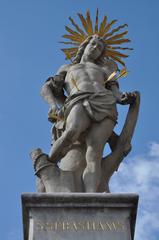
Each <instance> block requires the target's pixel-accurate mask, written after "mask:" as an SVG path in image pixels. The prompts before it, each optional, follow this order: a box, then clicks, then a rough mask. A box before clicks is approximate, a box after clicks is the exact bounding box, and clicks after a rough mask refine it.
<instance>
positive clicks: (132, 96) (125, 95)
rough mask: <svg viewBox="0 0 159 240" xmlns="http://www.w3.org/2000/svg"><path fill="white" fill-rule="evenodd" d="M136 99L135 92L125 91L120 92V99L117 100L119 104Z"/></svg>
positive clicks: (130, 102)
mask: <svg viewBox="0 0 159 240" xmlns="http://www.w3.org/2000/svg"><path fill="white" fill-rule="evenodd" d="M135 100H136V93H135V92H129V93H128V92H125V93H123V94H122V96H121V99H120V100H119V101H118V103H119V104H122V105H126V104H132V103H134V102H135Z"/></svg>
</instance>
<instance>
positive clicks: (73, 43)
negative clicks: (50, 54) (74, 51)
mask: <svg viewBox="0 0 159 240" xmlns="http://www.w3.org/2000/svg"><path fill="white" fill-rule="evenodd" d="M59 43H63V44H68V45H75V46H79V43H76V42H59Z"/></svg>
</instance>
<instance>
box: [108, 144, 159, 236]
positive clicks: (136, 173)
mask: <svg viewBox="0 0 159 240" xmlns="http://www.w3.org/2000/svg"><path fill="white" fill-rule="evenodd" d="M111 191H112V192H127V193H128V192H136V193H138V194H139V196H140V200H139V207H138V218H137V223H136V234H135V240H141V239H143V240H150V239H151V240H158V239H159V204H158V201H159V144H158V143H156V142H152V143H151V144H150V148H149V152H148V154H147V156H143V155H141V156H135V157H132V158H128V159H127V160H126V161H125V162H124V163H122V164H121V166H120V168H119V171H118V172H117V173H116V174H114V176H113V177H112V180H111Z"/></svg>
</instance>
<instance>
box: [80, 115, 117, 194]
mask: <svg viewBox="0 0 159 240" xmlns="http://www.w3.org/2000/svg"><path fill="white" fill-rule="evenodd" d="M114 125H115V123H114V122H113V121H112V120H111V119H109V118H105V119H104V120H103V121H102V122H99V123H93V124H92V125H91V128H90V129H89V131H88V135H87V136H86V145H87V150H86V162H87V166H86V168H85V170H84V173H83V181H84V186H85V191H86V192H96V191H97V188H98V186H99V183H100V179H101V159H102V155H103V149H104V146H105V144H106V142H107V140H108V138H109V137H110V135H111V134H112V132H113V128H114Z"/></svg>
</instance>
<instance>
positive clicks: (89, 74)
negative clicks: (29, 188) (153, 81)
mask: <svg viewBox="0 0 159 240" xmlns="http://www.w3.org/2000/svg"><path fill="white" fill-rule="evenodd" d="M105 47H106V46H105V44H104V42H103V40H102V39H101V38H100V37H99V36H98V35H93V36H91V37H88V38H87V39H86V40H85V41H84V42H83V43H82V44H81V46H80V47H79V50H78V53H77V56H76V62H77V63H76V64H72V65H64V66H62V67H61V68H60V69H59V71H58V72H57V75H55V77H54V78H49V80H48V81H47V82H46V83H45V85H44V86H43V89H42V95H43V96H44V98H45V99H46V100H47V101H48V103H49V104H50V105H51V111H52V112H55V111H56V110H57V103H59V100H60V101H61V104H62V105H63V106H64V116H65V131H64V132H63V134H62V135H61V137H59V138H58V139H57V140H56V141H55V143H54V144H53V146H52V148H51V151H50V154H49V159H50V161H52V162H55V161H57V160H60V156H61V152H62V150H63V149H68V150H69V147H70V146H71V145H72V144H73V143H74V142H76V141H77V140H78V139H79V138H80V136H81V134H82V133H84V132H86V135H85V136H86V137H85V144H86V156H85V157H86V164H87V165H86V168H85V170H84V173H83V181H84V186H85V191H86V192H96V190H97V188H98V185H99V183H100V177H101V159H102V154H103V149H104V146H105V144H106V142H107V141H108V138H109V137H110V135H111V134H112V132H113V128H114V126H115V124H116V120H117V110H116V103H117V102H120V103H123V104H124V103H129V101H131V100H132V98H134V97H135V96H134V95H131V94H128V95H123V94H122V93H121V92H120V91H119V89H118V84H117V83H116V82H115V81H113V80H112V81H109V82H108V83H106V84H105V82H106V80H107V79H108V77H109V76H110V75H111V74H112V73H113V72H114V71H117V65H116V63H115V62H113V61H112V60H109V59H106V60H105V59H104V57H103V52H105ZM63 89H64V90H65V91H66V93H67V95H68V96H67V97H66V99H65V97H64V94H63ZM55 98H56V101H55Z"/></svg>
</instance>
